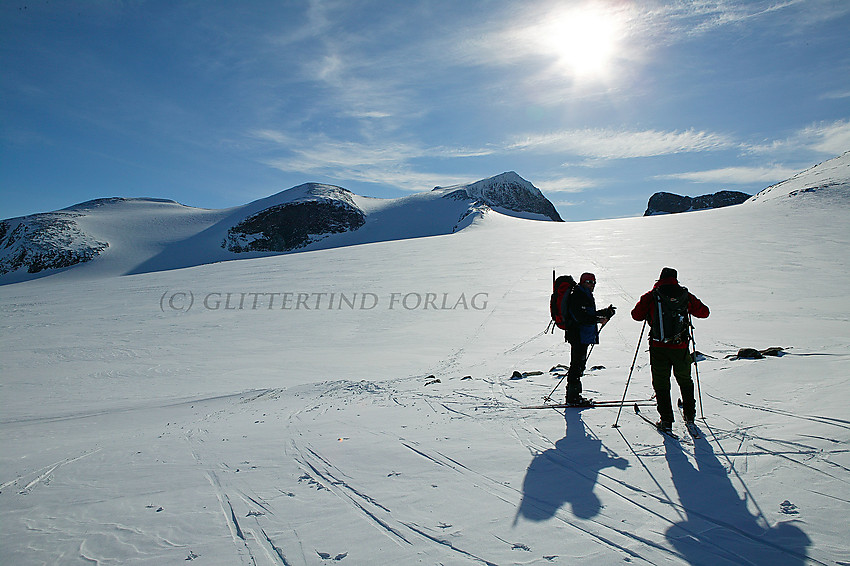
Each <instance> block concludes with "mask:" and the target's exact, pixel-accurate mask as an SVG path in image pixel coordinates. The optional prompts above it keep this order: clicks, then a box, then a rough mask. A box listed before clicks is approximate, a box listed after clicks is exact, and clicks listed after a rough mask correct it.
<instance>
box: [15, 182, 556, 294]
mask: <svg viewBox="0 0 850 566" xmlns="http://www.w3.org/2000/svg"><path fill="white" fill-rule="evenodd" d="M489 210H495V211H496V212H499V213H502V214H506V215H509V216H518V217H524V218H532V219H537V220H556V221H560V220H561V219H560V217H559V216H558V213H557V211H555V208H554V206H552V203H550V202H549V201H548V200H547V199H546V197H544V196H543V194H542V193H540V191H539V190H538V189H537V188H536V187H534V185H532V184H531V183H529V182H528V181H526V180H524V179H522V178H521V177H520V176H519V175H517V174H516V173H513V172H510V173H504V174H502V175H497V176H496V177H492V178H490V179H484V180H482V181H478V182H477V183H473V184H471V185H458V186H455V187H450V188H445V189H444V188H439V187H438V188H437V189H435V190H434V191H430V192H427V193H422V194H415V195H411V196H409V197H404V198H399V199H371V198H366V197H360V196H358V195H355V194H353V193H351V192H349V191H347V190H346V189H343V188H341V187H335V186H331V185H323V184H318V183H307V184H304V185H299V186H297V187H293V188H291V189H288V190H286V191H282V192H280V193H277V194H275V195H272V196H270V197H267V198H264V199H260V200H257V201H254V202H252V203H249V204H247V205H244V206H240V207H235V208H231V209H226V210H205V209H197V208H191V207H187V206H183V205H180V204H178V203H176V202H173V201H162V200H155V199H124V198H111V199H99V200H95V201H90V202H86V203H82V204H79V205H76V206H73V207H70V208H68V209H65V210H62V211H57V212H53V213H46V214H37V215H32V216H28V217H23V218H13V219H9V220H6V221H3V222H2V223H0V283H12V282H17V281H24V280H28V279H33V278H37V277H43V276H45V275H52V274H55V273H57V272H59V271H63V270H67V269H68V268H71V267H74V268H75V269H74V273H73V274H72V275H71V276H72V277H73V278H77V279H79V278H91V277H100V276H103V275H107V274H108V275H124V274H133V273H145V272H149V271H159V270H164V269H178V268H182V267H190V266H195V265H203V264H206V263H214V262H219V261H227V260H232V259H245V258H252V257H263V256H267V255H270V254H277V253H285V252H292V251H311V250H318V249H327V248H333V247H339V246H347V245H354V244H365V243H373V242H381V241H388V240H400V239H407V238H418V237H424V236H435V235H440V234H451V233H454V232H456V231H458V230H460V229H462V228H464V227H466V226H468V225H469V224H470V223H472V222H473V221H474V220H475V219H476V218H480V217H481V216H482V215H483V214H485V213H486V212H487V211H489ZM83 264H86V265H83Z"/></svg>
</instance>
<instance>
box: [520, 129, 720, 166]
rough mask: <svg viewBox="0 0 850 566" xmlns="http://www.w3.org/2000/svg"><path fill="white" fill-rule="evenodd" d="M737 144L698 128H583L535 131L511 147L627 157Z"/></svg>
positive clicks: (649, 155)
mask: <svg viewBox="0 0 850 566" xmlns="http://www.w3.org/2000/svg"><path fill="white" fill-rule="evenodd" d="M736 145H737V144H736V143H735V142H734V141H733V140H732V139H731V138H729V137H728V136H725V135H723V134H717V133H711V132H698V131H695V130H686V131H681V132H677V131H672V132H664V131H658V130H632V131H629V130H609V129H580V130H565V131H561V132H554V133H548V134H531V135H528V136H526V137H524V138H521V139H518V140H517V141H515V142H513V143H511V144H510V145H509V146H508V148H507V149H509V150H519V151H536V152H546V153H563V154H569V155H577V156H582V157H589V158H594V159H626V158H635V157H656V156H660V155H671V154H677V153H689V152H700V151H714V150H720V149H729V148H730V147H735V146H736Z"/></svg>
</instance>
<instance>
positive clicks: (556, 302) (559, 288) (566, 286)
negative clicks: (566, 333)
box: [549, 271, 576, 332]
mask: <svg viewBox="0 0 850 566" xmlns="http://www.w3.org/2000/svg"><path fill="white" fill-rule="evenodd" d="M575 286H576V282H575V279H573V276H572V275H561V276H560V277H558V278H555V272H554V271H553V272H552V295H551V296H550V297H549V315H550V316H551V317H552V321H551V322H550V323H549V327H550V328H551V327H552V324H553V323H554V325H555V326H557V327H558V328H560V329H561V330H566V329H567V326H568V325H569V323H570V320H569V319H568V318H565V317H564V313H565V311H566V310H567V309H563V310H562V309H561V307H562V306H564V298H565V297H567V296H568V295H569V294H570V292H571V291H572V290H573V287H575ZM554 331H555V329H554V328H552V332H554Z"/></svg>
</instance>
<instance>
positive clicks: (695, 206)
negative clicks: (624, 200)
mask: <svg viewBox="0 0 850 566" xmlns="http://www.w3.org/2000/svg"><path fill="white" fill-rule="evenodd" d="M748 198H750V195H748V194H746V193H742V192H738V191H720V192H717V193H714V194H711V195H702V196H698V197H688V196H680V195H675V194H673V193H664V192H661V193H655V194H654V195H652V196H651V197H650V198H649V203H648V205H647V208H646V212H644V214H643V215H644V216H655V215H657V214H677V213H679V212H690V211H693V210H706V209H709V208H723V207H724V206H732V205H735V204H741V203H742V202H744V201H746V200H747V199H748Z"/></svg>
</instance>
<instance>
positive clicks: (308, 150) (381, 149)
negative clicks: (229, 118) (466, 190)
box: [251, 130, 482, 191]
mask: <svg viewBox="0 0 850 566" xmlns="http://www.w3.org/2000/svg"><path fill="white" fill-rule="evenodd" d="M251 136H252V137H253V138H254V139H256V140H260V141H264V142H271V143H272V144H273V149H272V153H277V154H279V155H276V156H273V157H268V158H265V159H263V160H262V161H263V163H265V164H266V165H268V166H270V167H273V168H275V169H279V170H281V171H285V172H294V171H297V172H300V173H305V174H312V175H319V176H323V177H326V178H331V179H336V180H339V181H343V182H344V181H355V182H365V183H377V184H384V185H389V186H392V187H396V188H399V189H402V190H408V191H422V190H427V189H430V188H433V187H434V186H435V185H452V184H457V183H460V182H464V181H469V179H459V178H458V177H453V176H449V175H445V174H439V173H433V172H428V171H417V170H416V169H415V168H414V167H413V166H412V165H411V164H410V162H411V161H412V160H414V159H418V158H422V157H446V158H451V157H470V156H475V155H481V154H482V151H481V150H466V149H463V148H447V147H434V148H423V147H421V146H418V145H416V144H413V143H406V142H399V141H391V140H384V141H381V142H378V143H372V142H361V143H358V142H351V141H339V140H334V139H331V138H329V137H327V136H325V135H316V136H312V137H310V138H309V139H308V138H304V137H300V136H299V137H295V136H291V135H288V134H286V133H283V132H280V131H275V130H257V131H254V132H252V133H251Z"/></svg>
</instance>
